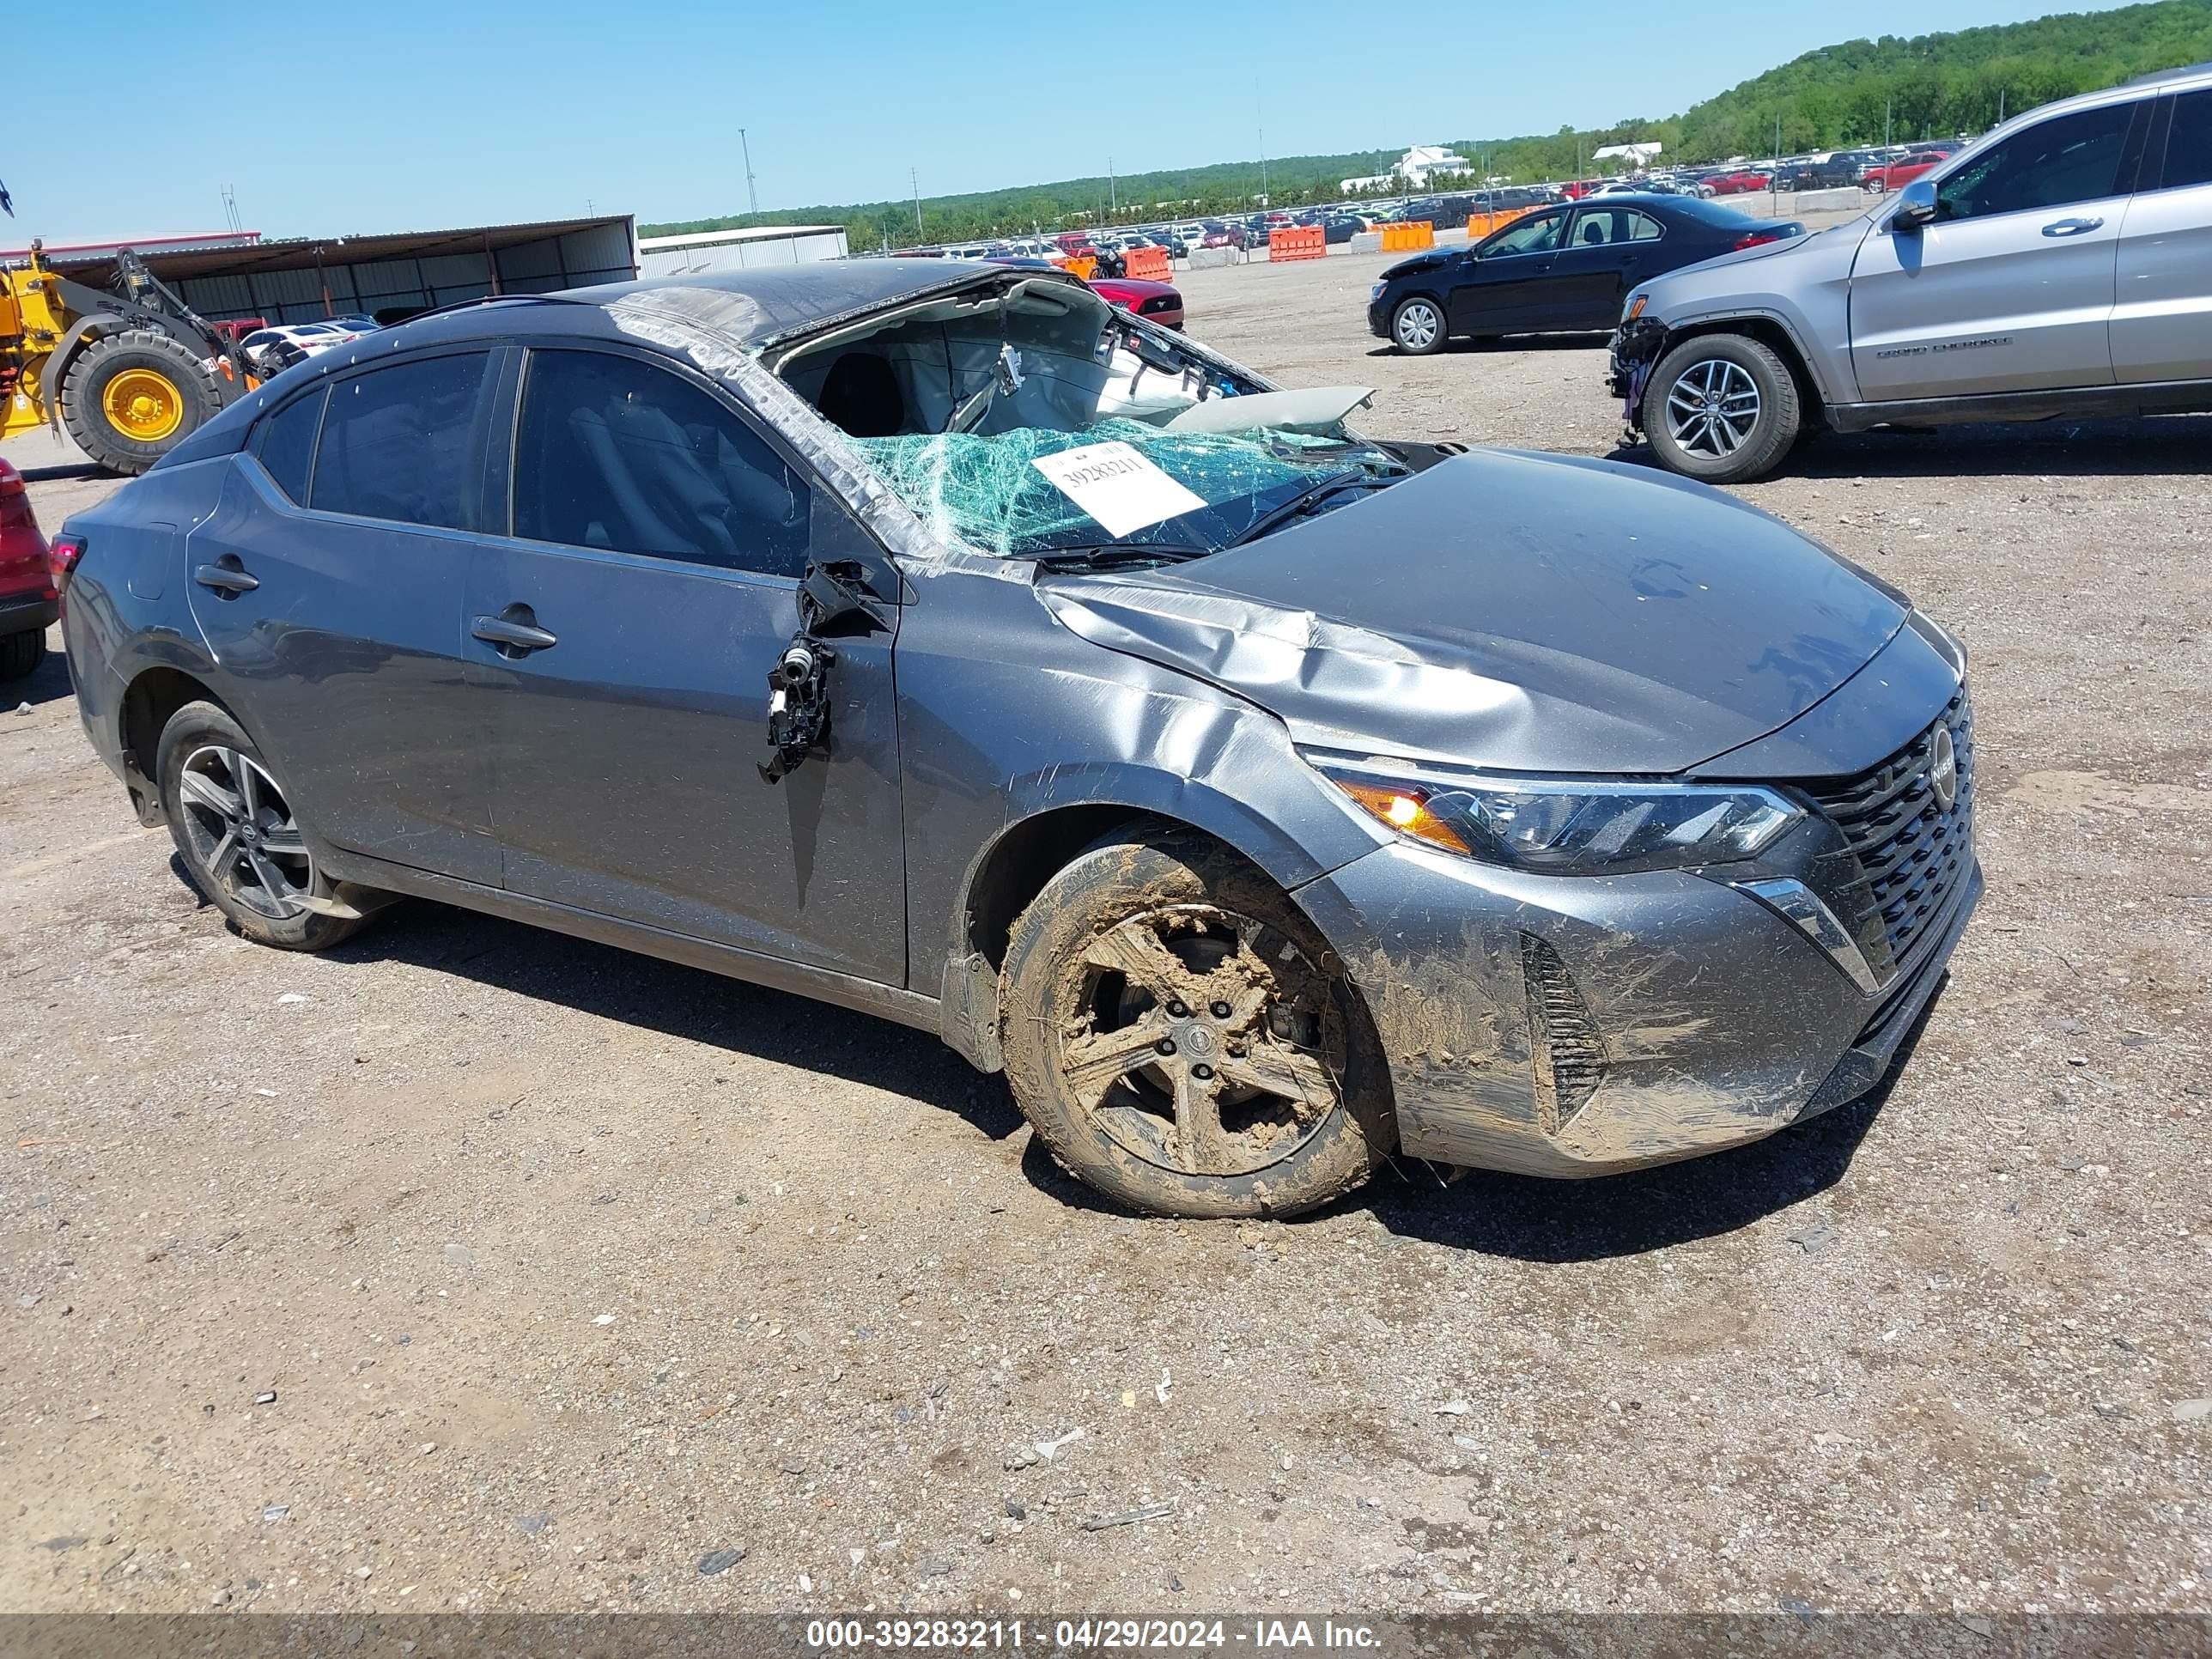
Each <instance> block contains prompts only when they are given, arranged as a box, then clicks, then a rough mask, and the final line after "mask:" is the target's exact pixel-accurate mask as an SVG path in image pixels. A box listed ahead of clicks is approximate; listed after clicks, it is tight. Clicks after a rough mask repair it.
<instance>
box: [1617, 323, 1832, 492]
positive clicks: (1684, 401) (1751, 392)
mask: <svg viewBox="0 0 2212 1659" xmlns="http://www.w3.org/2000/svg"><path fill="white" fill-rule="evenodd" d="M1803 424H1804V414H1803V410H1802V405H1801V404H1800V403H1799V399H1798V396H1797V382H1796V380H1795V379H1794V378H1792V376H1791V375H1790V368H1789V365H1788V364H1786V363H1784V362H1783V361H1782V359H1781V358H1779V357H1778V356H1775V354H1774V353H1773V352H1772V351H1771V350H1770V349H1768V348H1767V347H1765V346H1764V345H1762V344H1760V343H1759V342H1758V341H1757V340H1754V339H1752V338H1750V337H1747V336H1745V335H1741V334H1705V335H1699V337H1696V338H1694V339H1689V340H1685V341H1684V342H1682V343H1681V344H1680V345H1678V346H1676V347H1675V348H1674V349H1673V350H1672V351H1670V352H1668V354H1667V355H1666V356H1664V357H1662V358H1661V359H1660V360H1659V364H1658V367H1657V368H1654V369H1653V370H1652V371H1651V380H1650V384H1649V385H1648V386H1646V387H1645V388H1644V436H1645V437H1646V438H1647V439H1649V440H1650V444H1651V448H1652V452H1653V453H1655V454H1656V455H1657V456H1658V457H1659V459H1660V460H1661V461H1662V462H1664V463H1665V464H1666V465H1667V466H1668V468H1669V469H1670V470H1672V471H1676V472H1680V473H1681V474H1682V475H1683V476H1684V477H1691V478H1697V479H1699V480H1702V481H1703V482H1704V483H1714V484H1728V483H1747V482H1748V481H1749V480H1751V479H1753V478H1763V477H1765V476H1766V475H1767V474H1768V473H1770V472H1771V471H1774V469H1775V468H1776V467H1778V466H1779V465H1781V464H1782V460H1783V458H1784V456H1786V455H1787V454H1789V453H1790V446H1791V445H1793V444H1794V443H1796V441H1797V435H1798V432H1799V430H1800V428H1802V425H1803Z"/></svg>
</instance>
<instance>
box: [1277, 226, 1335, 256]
mask: <svg viewBox="0 0 2212 1659" xmlns="http://www.w3.org/2000/svg"><path fill="white" fill-rule="evenodd" d="M1327 252H1328V232H1326V231H1324V230H1323V229H1322V228H1321V227H1320V226H1319V225H1285V226H1283V227H1282V228H1280V229H1279V230H1271V231H1269V232H1268V233H1267V262H1268V263H1269V264H1274V263H1276V262H1277V261H1278V260H1288V259H1318V258H1321V257H1322V255H1323V254H1324V253H1327Z"/></svg>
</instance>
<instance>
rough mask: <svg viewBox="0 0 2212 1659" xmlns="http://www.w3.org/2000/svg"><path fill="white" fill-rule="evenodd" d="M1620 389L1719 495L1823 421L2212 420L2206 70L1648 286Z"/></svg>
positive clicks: (2211, 70)
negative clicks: (1719, 488) (1798, 233)
mask: <svg viewBox="0 0 2212 1659" xmlns="http://www.w3.org/2000/svg"><path fill="white" fill-rule="evenodd" d="M1610 385H1611V386H1612V389H1613V393H1614V395H1615V396H1617V397H1619V398H1621V399H1622V400H1623V404H1624V406H1625V413H1626V417H1627V420H1628V423H1629V425H1630V426H1631V428H1636V429H1638V430H1640V431H1641V432H1642V433H1643V434H1644V436H1645V437H1646V438H1647V439H1648V440H1649V441H1650V444H1651V447H1652V448H1653V449H1654V450H1655V451H1656V453H1657V454H1658V456H1659V459H1661V460H1662V461H1663V462H1664V463H1665V464H1666V465H1668V466H1669V467H1671V468H1673V469H1674V471H1677V472H1682V473H1686V474H1687V475H1689V476H1690V477H1693V478H1701V479H1704V480H1705V482H1707V483H1737V482H1739V481H1741V480H1744V479H1748V478H1757V477H1762V476H1764V475H1765V474H1766V473H1768V472H1771V471H1773V470H1774V468H1775V467H1776V466H1777V465H1779V464H1780V462H1781V460H1782V459H1783V457H1784V456H1785V455H1786V454H1788V453H1790V447H1791V445H1792V444H1794V443H1795V442H1796V441H1797V440H1798V439H1799V438H1800V437H1801V436H1802V435H1807V434H1808V433H1810V432H1813V431H1817V430H1819V429H1820V428H1826V429H1828V430H1830V431H1836V432H1859V431H1864V430H1865V429H1866V428H1869V427H1875V426H1881V425H1885V424H1911V425H1914V426H1932V425H1936V424H1941V423H1948V422H1966V421H2033V420H2048V419H2051V418H2052V417H2054V416H2128V415H2148V414H2161V413H2174V412H2179V411H2184V410H2207V409H2212V64H2199V65H2197V67H2195V68H2193V69H2186V70H2169V71H2167V72H2166V73H2163V74H2160V75H2154V76H2145V77H2143V78H2142V79H2141V80H2138V81H2134V82H2129V83H2128V84H2127V85H2125V86H2123V87H2118V88H2113V89H2112V90H2111V91H2109V92H2099V93H2090V94H2085V95H2084V96H2081V97H2079V98H2069V99H2065V100H2061V101H2059V102H2057V103H2054V104H2047V105H2045V106H2044V107H2042V108H2041V109H2037V110H2032V111H2030V112H2028V113H2027V114H2025V115H2022V116H2020V117H2018V118H2016V119H2015V120H2012V121H2009V122H2008V123H2006V124H2005V125H2003V126H2001V127H1999V128H1997V129H1996V131H1993V132H1991V133H1990V134H1989V135H1988V136H1987V137H1984V138H1983V139H1982V140H1981V141H1980V142H1979V143H1976V144H1975V145H1973V146H1972V148H1970V149H1966V150H1964V151H1961V152H1960V154H1959V155H1957V156H1956V157H1954V159H1953V160H1952V161H1948V162H1947V163H1946V164H1945V165H1944V166H1943V167H1942V168H1941V169H1939V170H1937V171H1936V172H1934V173H1929V175H1928V176H1927V177H1925V178H1923V179H1916V180H1914V181H1913V182H1912V183H1911V184H1909V185H1905V188H1904V189H1903V190H1901V191H1899V192H1898V194H1897V197H1896V198H1895V199H1894V200H1892V201H1887V202H1884V203H1882V204H1879V205H1877V206H1875V207H1874V208H1872V209H1870V210H1869V211H1867V212H1866V213H1864V214H1863V215H1861V216H1859V217H1857V218H1856V219H1852V220H1850V221H1848V222H1845V223H1843V224H1840V225H1835V226H1832V227H1830V228H1828V229H1826V230H1823V231H1820V232H1818V233H1817V234H1814V235H1811V236H1803V237H1797V238H1794V239H1792V240H1788V241H1778V242H1771V243H1767V244H1764V245H1762V246H1759V247H1755V248H1749V249H1747V250H1745V251H1744V252H1741V253H1735V254H1729V255H1726V256H1724V257H1723V258H1718V259H1713V260H1709V261H1707V262H1706V263H1705V264H1701V265H1693V266H1692V267H1690V268H1689V269H1687V270H1678V271H1674V272H1672V273H1670V274H1669V275H1668V276H1661V277H1658V278H1656V279H1654V280H1653V281H1651V282H1649V283H1644V284H1643V285H1641V286H1640V287H1638V288H1637V289H1634V290H1633V291H1632V292H1631V294H1630V295H1629V296H1628V300H1627V302H1626V307H1625V309H1624V312H1623V315H1622V319H1621V326H1620V331H1619V332H1618V333H1617V334H1615V335H1614V337H1613V361H1612V374H1611V380H1610Z"/></svg>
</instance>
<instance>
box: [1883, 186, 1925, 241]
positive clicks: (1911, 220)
mask: <svg viewBox="0 0 2212 1659" xmlns="http://www.w3.org/2000/svg"><path fill="white" fill-rule="evenodd" d="M1935 218H1936V186H1935V185H1932V184H1930V183H1929V181H1928V180H1927V179H1914V180H1913V181H1912V182H1911V184H1909V185H1905V187H1904V188H1903V189H1902V190H1900V191H1898V192H1897V210H1896V211H1895V212H1894V213H1893V214H1891V215H1890V216H1889V228H1891V229H1892V230H1893V231H1895V232H1897V233H1898V234H1899V235H1901V236H1917V235H1918V234H1920V231H1921V228H1922V227H1923V226H1925V225H1929V224H1932V223H1933V222H1935Z"/></svg>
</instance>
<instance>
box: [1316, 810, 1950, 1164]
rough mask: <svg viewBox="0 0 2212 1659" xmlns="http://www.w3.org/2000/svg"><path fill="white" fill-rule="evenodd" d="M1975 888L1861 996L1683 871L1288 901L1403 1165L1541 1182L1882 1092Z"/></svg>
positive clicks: (1442, 879) (1357, 877) (1768, 919)
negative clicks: (1344, 974)
mask: <svg viewBox="0 0 2212 1659" xmlns="http://www.w3.org/2000/svg"><path fill="white" fill-rule="evenodd" d="M1981 889H1982V878H1981V872H1980V870H1979V867H1978V866H1970V867H1969V868H1968V869H1967V871H1966V873H1965V876H1964V878H1963V879H1961V880H1960V882H1959V883H1958V884H1957V887H1956V889H1955V890H1954V892H1953V894H1952V896H1951V898H1950V902H1949V904H1948V908H1947V911H1946V913H1945V915H1943V916H1942V918H1940V920H1939V921H1938V923H1937V924H1936V926H1933V927H1929V929H1928V930H1927V934H1926V937H1925V938H1924V939H1923V942H1922V944H1921V946H1920V948H1918V949H1917V950H1916V951H1914V952H1913V955H1912V957H1911V960H1909V961H1908V962H1906V963H1902V964H1900V971H1899V973H1898V974H1897V975H1896V976H1895V977H1894V978H1893V979H1892V980H1890V981H1888V982H1887V984H1886V985H1885V986H1883V987H1881V988H1880V989H1879V990H1878V991H1876V992H1875V994H1872V995H1869V994H1865V993H1863V992H1862V991H1861V990H1860V989H1859V988H1858V987H1857V985H1855V984H1854V983H1853V982H1852V981H1851V980H1850V978H1849V977H1847V976H1846V975H1845V974H1844V972H1843V971H1841V970H1840V969H1838V965H1837V963H1835V962H1834V961H1833V960H1832V958H1831V957H1829V955H1828V954H1827V953H1826V952H1825V951H1822V950H1821V949H1820V947H1819V946H1818V945H1815V944H1814V942H1813V941H1812V940H1811V939H1808V938H1807V937H1806V935H1805V934H1804V933H1802V932H1800V931H1799V930H1798V929H1797V928H1796V927H1792V926H1791V925H1790V923H1789V922H1788V921H1784V919H1783V918H1782V917H1781V916H1780V915H1778V914H1776V912H1775V911H1773V910H1772V909H1770V908H1768V907H1767V906H1765V905H1764V904H1762V903H1761V902H1759V901H1758V900H1757V899H1754V898H1753V897H1752V896H1749V895H1748V894H1747V893H1745V892H1742V891H1740V890H1737V889H1736V888H1734V887H1731V886H1728V885H1724V884H1722V883H1720V882H1717V881H1712V880H1708V879H1705V878H1701V877H1699V876H1694V875H1690V874H1687V873H1683V872H1655V873H1650V874H1642V875H1633V876H1624V877H1617V878H1588V877H1583V878H1558V877H1549V878H1547V877H1530V876H1525V875H1521V874H1518V873H1516V872H1508V871H1503V870H1500V869H1498V868H1495V867H1492V866H1485V865H1481V864H1477V863H1474V862H1473V861H1471V860H1465V859H1461V858H1455V857H1454V856H1452V855H1450V854H1444V853H1440V852H1432V851H1430V850H1428V849H1426V848H1419V847H1417V846H1413V845H1412V844H1410V843H1404V844H1394V845H1392V846H1389V847H1384V848H1378V849H1377V850H1376V852H1374V853H1371V854H1367V855H1365V856H1364V857H1362V858H1360V859H1358V860H1354V861H1353V862H1352V863H1351V864H1349V865H1346V866H1344V867H1343V868H1342V869H1340V870H1338V871H1336V872H1334V873H1333V874H1331V875H1328V876H1326V877H1323V878H1320V879H1318V880H1316V881H1315V882H1313V883H1311V884H1309V885H1307V886H1305V887H1304V888H1301V889H1300V890H1299V893H1298V897H1299V900H1300V902H1301V903H1302V904H1304V906H1305V908H1306V909H1307V911H1308V913H1309V914H1310V915H1311V916H1312V917H1313V919H1314V921H1316V924H1318V925H1319V926H1320V927H1321V928H1322V932H1323V933H1325V934H1327V935H1328V938H1329V939H1331V940H1333V941H1338V942H1339V944H1338V949H1339V951H1340V954H1341V955H1342V956H1343V957H1345V960H1346V966H1347V968H1348V969H1349V970H1350V972H1351V976H1352V981H1353V982H1354V983H1355V984H1357V985H1358V987H1359V989H1360V991H1361V993H1362V994H1363V996H1364V998H1365V1000H1366V1002H1367V1006H1368V1008H1369V1011H1370V1013H1371V1014H1372V1015H1373V1017H1374V1020H1375V1024H1376V1030H1377V1033H1378V1035H1379V1036H1380V1037H1381V1039H1382V1043H1383V1054H1384V1058H1385V1060H1386V1062H1387V1063H1388V1066H1389V1072H1390V1079H1391V1083H1392V1085H1393V1088H1394V1090H1395V1098H1396V1106H1397V1118H1398V1131H1399V1135H1400V1143H1401V1146H1402V1148H1403V1150H1404V1151H1405V1152H1407V1153H1408V1154H1410V1155H1412V1156H1413V1157H1416V1158H1431V1159H1434V1160H1435V1161H1437V1162H1438V1163H1443V1164H1464V1165H1468V1166H1472V1167H1474V1168H1478V1169H1495V1170H1516V1171H1519V1172H1522V1173H1525V1174H1530V1175H1543V1176H1595V1175H1607V1174H1613V1173H1616V1172H1618V1171H1621V1170H1634V1169H1641V1168H1644V1167H1645V1166H1647V1165H1650V1164H1664V1163H1668V1162H1671V1161H1673V1160H1674V1159H1677V1158H1691V1157H1694V1156H1696V1155H1698V1154H1699V1153H1702V1152H1715V1151H1718V1150H1719V1149H1721V1148H1723V1147H1726V1146H1736V1145H1739V1144H1741V1143H1743V1142H1746V1141H1751V1140H1756V1139H1760V1138H1762V1137H1764V1136H1765V1135H1769V1134H1771V1133H1774V1131H1776V1130H1777V1129H1780V1128H1784V1127H1787V1126H1789V1125H1790V1124H1792V1123H1796V1122H1798V1121H1802V1120H1803V1119H1805V1118H1807V1117H1809V1116H1812V1115H1815V1114H1817V1113H1820V1112H1823V1111H1826V1110H1827V1109H1830V1108H1832V1107H1835V1106H1838V1105H1841V1104H1842V1103H1844V1102H1845V1101H1848V1100H1851V1099H1854V1098H1856V1097H1858V1096H1859V1095H1862V1094H1864V1093H1865V1092H1866V1091H1868V1090H1869V1089H1871V1088H1872V1087H1874V1085H1875V1084H1876V1083H1877V1082H1879V1081H1880V1080H1881V1077H1882V1075H1883V1074H1884V1073H1885V1072H1886V1071H1887V1068H1888V1066H1889V1065H1890V1063H1891V1061H1892V1060H1893V1058H1894V1056H1895V1054H1896V1053H1897V1050H1898V1048H1899V1045H1900V1044H1901V1043H1902V1042H1903V1041H1904V1039H1905V1036H1906V1035H1907V1034H1908V1033H1909V1032H1910V1031H1911V1029H1912V1028H1913V1026H1914V1024H1916V1022H1917V1018H1918V1016H1919V1013H1920V1012H1921V1010H1922V1009H1923V1007H1925V1006H1926V1005H1927V1003H1928V1001H1929V999H1930V998H1931V997H1932V996H1933V995H1934V994H1935V992H1936V987H1937V986H1938V985H1939V984H1940V983H1941V982H1942V978H1943V968H1944V963H1946V962H1947V961H1948V958H1949V957H1950V954H1951V951H1952V948H1953V947H1954V945H1955V944H1956V942H1957V940H1958V938H1959V936H1960V933H1961V932H1962V931H1963V930H1964V928H1965V927H1966V919H1967V917H1968V916H1969V915H1971V914H1972V911H1973V908H1974V906H1975V903H1976V902H1977V901H1978V899H1979V897H1980V895H1981Z"/></svg>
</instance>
